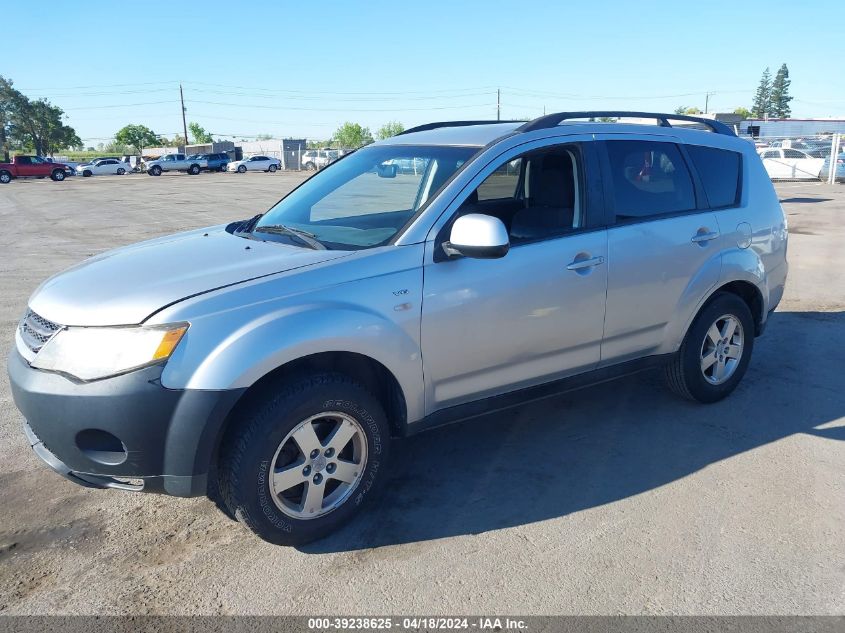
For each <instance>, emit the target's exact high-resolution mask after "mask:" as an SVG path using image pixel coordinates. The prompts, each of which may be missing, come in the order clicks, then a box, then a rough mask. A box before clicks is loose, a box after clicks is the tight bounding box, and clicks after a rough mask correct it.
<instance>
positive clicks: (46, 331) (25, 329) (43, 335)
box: [18, 310, 62, 354]
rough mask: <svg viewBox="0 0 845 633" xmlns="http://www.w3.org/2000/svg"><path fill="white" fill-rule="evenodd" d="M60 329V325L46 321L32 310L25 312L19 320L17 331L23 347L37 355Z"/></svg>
mask: <svg viewBox="0 0 845 633" xmlns="http://www.w3.org/2000/svg"><path fill="white" fill-rule="evenodd" d="M61 328H62V326H61V325H57V324H55V323H53V322H52V321H48V320H47V319H45V318H44V317H42V316H40V315H38V314H36V313H35V312H33V311H32V310H27V311H26V314H25V315H24V316H23V319H21V323H20V325H19V326H18V331H19V332H20V335H21V339H22V340H23V342H24V345H26V346H27V348H28V349H29V351H30V352H32V353H33V354H37V353H38V352H39V350H40V349H41V348H42V347H44V344H45V343H46V342H47V341H49V340H50V339H51V338H53V335H54V334H55V333H56V332H58V331H59V330H60V329H61Z"/></svg>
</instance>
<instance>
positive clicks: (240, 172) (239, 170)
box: [238, 165, 246, 174]
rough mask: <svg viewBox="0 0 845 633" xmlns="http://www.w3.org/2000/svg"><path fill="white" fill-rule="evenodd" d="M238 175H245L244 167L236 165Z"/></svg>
mask: <svg viewBox="0 0 845 633" xmlns="http://www.w3.org/2000/svg"><path fill="white" fill-rule="evenodd" d="M238 173H239V174H243V173H246V165H238Z"/></svg>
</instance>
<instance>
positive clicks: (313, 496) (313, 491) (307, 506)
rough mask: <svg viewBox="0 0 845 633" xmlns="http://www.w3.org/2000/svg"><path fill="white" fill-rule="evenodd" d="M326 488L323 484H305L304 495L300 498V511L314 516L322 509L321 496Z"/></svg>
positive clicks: (310, 482)
mask: <svg viewBox="0 0 845 633" xmlns="http://www.w3.org/2000/svg"><path fill="white" fill-rule="evenodd" d="M325 490H326V487H325V485H324V484H315V483H314V482H313V481H309V482H308V483H307V484H305V494H304V495H303V497H302V511H303V512H305V513H306V514H316V513H317V512H319V511H320V510H322V509H323V494H324V493H325Z"/></svg>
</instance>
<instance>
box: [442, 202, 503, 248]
mask: <svg viewBox="0 0 845 633" xmlns="http://www.w3.org/2000/svg"><path fill="white" fill-rule="evenodd" d="M510 247H511V245H510V238H509V237H508V230H507V229H506V228H505V225H504V224H503V223H502V221H501V220H500V219H499V218H494V217H493V216H491V215H482V214H481V213H469V214H467V215H462V216H461V217H459V218H458V219H457V220H455V223H454V224H453V225H452V232H451V233H450V235H449V241H448V242H444V243H443V251H444V252H445V253H446V254H447V255H448V256H450V257H454V256H456V255H463V256H465V257H474V258H476V259H498V258H499V257H504V256H505V255H507V253H508V250H510Z"/></svg>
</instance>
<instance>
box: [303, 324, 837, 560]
mask: <svg viewBox="0 0 845 633" xmlns="http://www.w3.org/2000/svg"><path fill="white" fill-rule="evenodd" d="M844 326H845V312H831V313H824V312H786V313H776V314H775V315H774V316H773V317H772V320H771V322H770V324H769V327H768V330H767V332H766V335H765V336H764V337H762V338H758V339H757V340H756V342H755V349H754V356H753V360H752V363H751V367H750V368H749V371H748V373H747V374H746V376H745V379H744V380H743V382H742V383H741V384H740V386H739V388H738V389H737V390H736V391H735V392H734V394H732V395H731V396H730V397H729V398H727V399H726V400H724V401H722V402H719V403H716V404H713V405H709V406H702V405H698V404H694V403H688V402H685V401H683V400H680V399H678V398H677V397H675V396H674V395H672V394H671V393H670V392H668V390H667V389H666V388H665V387H664V385H663V381H662V376H661V375H660V373H659V372H646V373H642V374H639V375H637V376H633V377H630V378H626V379H622V380H619V381H616V382H612V383H606V384H603V385H598V386H595V387H591V388H589V389H584V390H581V391H578V392H573V393H570V394H567V395H564V396H559V397H555V398H552V399H548V400H545V401H542V402H536V403H533V404H530V405H526V406H523V407H521V408H517V409H512V410H510V411H506V412H501V413H498V414H493V415H489V416H486V417H484V418H479V419H476V420H473V421H469V422H465V423H462V424H457V425H453V426H450V427H445V428H441V429H437V430H433V431H430V432H427V433H423V434H420V435H418V436H415V437H412V438H409V439H406V440H401V441H398V442H396V443H395V444H394V453H393V467H392V471H391V472H392V478H391V480H390V481H389V482H388V486H387V490H386V491H385V493H384V494H383V495H382V498H381V501H380V502H379V503H378V504H377V505H375V506H371V507H370V508H369V509H368V510H366V511H364V512H363V513H362V514H361V515H360V516H359V518H357V519H356V520H355V521H353V522H352V523H351V524H350V525H349V526H348V527H346V528H344V529H342V530H341V531H339V532H337V533H335V534H333V535H331V536H329V537H328V538H326V539H323V540H322V541H319V542H317V543H312V544H310V545H308V546H304V547H303V548H301V549H302V551H305V552H310V553H324V552H336V551H348V550H359V549H367V548H372V547H380V546H385V545H395V544H401V543H409V542H416V541H426V540H431V539H438V538H443V537H449V536H455V535H465V534H478V533H481V532H487V531H490V530H498V529H500V528H507V527H513V526H517V525H522V524H527V523H532V522H535V521H543V520H546V519H550V518H555V517H560V516H564V515H567V514H570V513H574V512H579V511H581V510H585V509H588V508H593V507H596V506H600V505H603V504H608V503H613V502H614V501H618V500H620V499H625V498H627V497H630V496H632V495H637V494H640V493H643V492H645V491H648V490H651V489H654V488H657V487H660V486H663V485H666V484H668V483H670V482H673V481H675V480H677V479H679V478H682V477H685V476H686V475H689V474H690V473H693V472H695V471H697V470H699V469H702V468H704V467H705V466H708V465H709V464H713V463H715V462H718V461H720V460H724V459H729V458H730V457H731V456H733V455H737V454H739V453H743V452H745V451H749V450H754V449H755V448H757V447H760V446H763V445H765V444H768V443H770V442H775V441H778V440H780V439H783V438H786V437H788V436H790V435H793V434H796V433H807V434H811V435H815V436H818V437H821V438H826V439H829V440H840V441H842V440H845V426H843V425H841V424H840V425H838V426H828V427H826V428H819V427H821V426H822V425H825V423H829V422H833V421H836V420H838V419H840V418H842V417H843V416H845V372H843V371H842V359H845V338H843V337H842V336H841V333H842V332H843V331H845V327H844ZM808 352H809V353H808Z"/></svg>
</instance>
